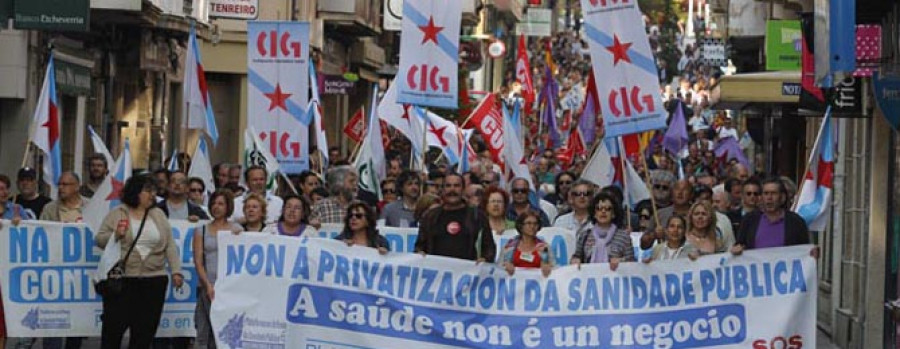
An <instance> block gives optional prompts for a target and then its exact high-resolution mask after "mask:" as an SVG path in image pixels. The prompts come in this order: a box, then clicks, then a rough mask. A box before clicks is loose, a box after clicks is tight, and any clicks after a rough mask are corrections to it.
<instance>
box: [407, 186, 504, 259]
mask: <svg viewBox="0 0 900 349" xmlns="http://www.w3.org/2000/svg"><path fill="white" fill-rule="evenodd" d="M462 192H463V177H462V176H461V175H459V174H456V173H451V174H447V175H446V176H445V177H444V184H443V190H442V193H441V197H442V204H441V207H437V208H434V209H432V210H430V211H427V212H425V214H424V215H423V216H422V219H420V220H419V236H418V238H417V239H416V252H419V253H422V254H433V255H439V256H447V257H453V258H460V259H468V260H473V261H479V262H483V261H487V262H493V261H494V257H495V256H496V254H497V246H496V245H495V244H494V237H493V236H491V226H490V224H489V223H488V219H487V216H486V215H485V214H484V211H482V210H481V209H479V208H475V207H469V206H468V205H466V202H465V201H464V200H463V198H462Z"/></svg>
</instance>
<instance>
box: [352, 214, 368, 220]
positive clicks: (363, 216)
mask: <svg viewBox="0 0 900 349" xmlns="http://www.w3.org/2000/svg"><path fill="white" fill-rule="evenodd" d="M350 218H354V219H363V218H366V215H365V214H363V213H351V214H350Z"/></svg>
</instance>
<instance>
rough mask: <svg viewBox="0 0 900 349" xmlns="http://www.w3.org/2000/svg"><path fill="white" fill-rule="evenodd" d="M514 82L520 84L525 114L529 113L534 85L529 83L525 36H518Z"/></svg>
mask: <svg viewBox="0 0 900 349" xmlns="http://www.w3.org/2000/svg"><path fill="white" fill-rule="evenodd" d="M516 81H518V82H519V83H520V84H522V98H524V99H525V112H526V113H528V112H530V111H531V106H532V105H533V104H534V97H535V93H534V84H533V83H532V82H531V66H530V65H529V64H528V47H526V45H525V35H524V34H522V35H520V36H519V49H518V51H517V52H516Z"/></svg>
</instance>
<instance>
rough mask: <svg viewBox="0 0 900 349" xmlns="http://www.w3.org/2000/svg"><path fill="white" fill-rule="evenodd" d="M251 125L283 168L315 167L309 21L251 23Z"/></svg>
mask: <svg viewBox="0 0 900 349" xmlns="http://www.w3.org/2000/svg"><path fill="white" fill-rule="evenodd" d="M247 85H248V93H247V115H248V116H247V124H248V125H253V127H254V128H255V129H256V131H257V132H259V135H258V136H259V138H260V139H261V140H262V141H263V142H264V143H265V144H266V145H267V146H269V151H270V152H271V153H272V155H274V156H275V158H277V159H278V164H279V165H281V170H282V171H284V172H286V173H300V172H302V171H305V170H307V169H309V123H310V119H311V118H312V116H311V114H310V113H309V112H308V110H307V108H308V105H307V103H308V102H309V23H307V22H261V21H251V22H247Z"/></svg>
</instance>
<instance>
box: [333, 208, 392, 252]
mask: <svg viewBox="0 0 900 349" xmlns="http://www.w3.org/2000/svg"><path fill="white" fill-rule="evenodd" d="M344 217H345V218H344V230H342V231H341V234H340V235H338V236H336V237H335V240H341V241H343V242H345V243H347V245H350V246H352V245H358V246H366V247H371V248H374V249H377V250H378V253H381V254H386V253H388V252H390V250H391V246H390V245H389V244H388V241H387V239H385V238H384V236H381V234H379V233H378V229H376V228H375V210H374V209H372V207H371V206H369V204H366V203H365V202H362V201H354V202H351V203H350V205H349V206H347V213H346V214H345V215H344Z"/></svg>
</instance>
